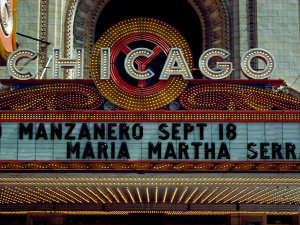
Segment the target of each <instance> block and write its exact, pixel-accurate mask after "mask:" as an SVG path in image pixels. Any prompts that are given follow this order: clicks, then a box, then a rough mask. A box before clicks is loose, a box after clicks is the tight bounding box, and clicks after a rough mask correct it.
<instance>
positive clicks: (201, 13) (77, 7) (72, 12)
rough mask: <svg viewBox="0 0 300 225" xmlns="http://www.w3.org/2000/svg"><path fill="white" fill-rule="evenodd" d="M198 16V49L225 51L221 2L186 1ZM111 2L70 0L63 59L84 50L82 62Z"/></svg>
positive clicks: (224, 6) (226, 41)
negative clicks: (98, 24)
mask: <svg viewBox="0 0 300 225" xmlns="http://www.w3.org/2000/svg"><path fill="white" fill-rule="evenodd" d="M186 1H187V2H188V3H189V4H190V5H191V6H192V8H193V9H194V10H195V13H196V14H197V15H198V17H199V20H200V23H201V27H192V26H191V29H201V30H202V40H203V41H202V50H205V49H209V48H223V49H228V48H229V43H230V40H229V39H230V35H229V34H230V23H229V12H228V8H227V4H226V3H225V1H224V0H204V1H203V0H201V1H200V0H186ZM109 2H111V0H94V1H92V0H85V1H82V0H71V1H70V2H69V4H68V7H67V12H66V17H65V24H66V26H65V31H64V33H65V36H64V37H65V41H64V43H65V46H64V50H65V56H66V57H70V56H71V55H72V52H73V49H74V48H78V47H81V48H84V49H85V51H86V57H85V59H86V62H88V61H89V55H90V53H91V50H92V48H93V45H94V43H95V40H94V35H95V29H96V24H97V21H98V18H99V16H100V14H101V13H102V11H103V10H104V9H105V7H106V6H107V4H108V3H109Z"/></svg>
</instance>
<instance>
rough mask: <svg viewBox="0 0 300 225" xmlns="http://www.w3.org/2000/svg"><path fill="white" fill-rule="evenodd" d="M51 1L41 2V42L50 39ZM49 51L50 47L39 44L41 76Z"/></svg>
mask: <svg viewBox="0 0 300 225" xmlns="http://www.w3.org/2000/svg"><path fill="white" fill-rule="evenodd" d="M48 11H49V0H41V1H40V30H39V36H40V40H42V41H47V39H48V20H49V15H48ZM47 49H48V45H47V44H46V43H41V42H39V57H38V58H39V65H40V66H39V68H38V74H41V73H42V71H43V70H44V68H45V67H46V63H47Z"/></svg>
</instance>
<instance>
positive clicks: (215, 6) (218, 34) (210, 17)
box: [193, 0, 230, 49]
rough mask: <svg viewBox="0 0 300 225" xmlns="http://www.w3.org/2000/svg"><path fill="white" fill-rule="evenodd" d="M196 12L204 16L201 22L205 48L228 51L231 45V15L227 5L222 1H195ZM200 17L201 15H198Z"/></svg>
mask: <svg viewBox="0 0 300 225" xmlns="http://www.w3.org/2000/svg"><path fill="white" fill-rule="evenodd" d="M193 2H194V3H195V4H196V5H197V8H195V10H196V11H200V14H201V15H202V16H201V17H200V20H203V22H201V24H202V26H203V24H204V25H205V26H204V27H203V32H204V35H205V36H204V41H205V48H204V49H209V48H223V49H228V47H229V43H230V36H229V34H230V32H229V29H230V27H229V13H228V7H227V4H225V2H224V1H222V0H203V1H202V0H193ZM198 15H199V13H198Z"/></svg>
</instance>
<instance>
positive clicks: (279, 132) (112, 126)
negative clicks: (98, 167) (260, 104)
mask: <svg viewBox="0 0 300 225" xmlns="http://www.w3.org/2000/svg"><path fill="white" fill-rule="evenodd" d="M1 130H2V135H1V140H0V146H1V151H0V158H1V159H2V160H124V161H128V160H133V161H149V160H168V161H169V160H170V161H176V160H181V161H182V160H184V161H220V160H221V161H231V160H232V161H257V160H263V161H277V160H278V161H286V160H288V161H297V160H299V159H300V149H299V146H300V126H299V123H180V122H178V123H157V122H153V123H150V122H135V123H133V122H127V123H125V122H123V123H113V122H111V123H72V122H67V123H49V122H45V123H40V122H35V123H13V122H11V123H5V122H4V123H1Z"/></svg>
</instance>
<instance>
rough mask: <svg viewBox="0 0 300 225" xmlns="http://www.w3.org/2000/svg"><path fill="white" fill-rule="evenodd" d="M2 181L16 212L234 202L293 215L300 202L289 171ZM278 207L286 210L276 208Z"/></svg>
mask: <svg viewBox="0 0 300 225" xmlns="http://www.w3.org/2000/svg"><path fill="white" fill-rule="evenodd" d="M0 181H1V183H0V190H1V196H0V213H2V214H8V213H12V212H13V211H14V207H15V206H16V205H18V207H19V208H18V209H19V210H18V211H19V212H18V213H20V214H22V213H28V212H30V211H40V210H41V211H45V212H47V211H48V212H51V211H53V206H54V205H55V207H56V208H55V212H57V213H59V212H60V211H61V212H66V213H68V212H69V213H71V214H122V212H121V211H123V214H125V215H126V213H130V212H143V211H148V212H149V211H153V212H156V213H158V212H168V211H173V212H174V213H173V214H176V211H177V212H178V214H181V213H182V215H184V214H186V215H193V214H194V215H197V214H198V215H201V214H210V215H213V214H228V213H233V212H237V211H236V210H237V209H236V204H239V205H240V211H241V213H251V212H252V213H255V212H257V211H264V212H266V211H267V212H268V213H270V214H272V213H273V214H293V213H295V214H297V213H298V212H297V204H299V203H300V188H299V186H300V178H299V177H298V176H294V175H292V174H291V175H289V176H281V175H274V174H270V175H266V174H265V175H260V176H256V175H255V176H253V175H250V174H245V175H244V174H238V175H234V174H230V175H229V174H227V175H225V174H224V175H222V176H219V175H213V174H203V175H202V176H201V177H199V176H198V175H191V174H189V175H178V174H177V175H176V176H172V175H170V174H160V175H155V176H153V175H150V174H143V175H142V176H141V175H139V174H135V175H129V176H128V175H127V176H123V175H120V174H119V175H118V174H110V175H107V174H89V175H87V174H84V175H78V173H76V174H63V175H58V174H55V173H51V174H43V175H34V174H7V175H5V176H4V175H2V176H1V177H0ZM257 204H259V206H258V205H257ZM207 206H212V207H210V209H208V208H207ZM279 206H280V207H283V208H284V209H285V210H284V211H285V212H277V211H279V210H278V209H279V208H278V207H279ZM20 209H21V210H20ZM280 209H281V210H280V211H282V208H280ZM74 211H75V212H74ZM76 211H77V212H76ZM78 211H80V212H78ZM169 213H170V212H169Z"/></svg>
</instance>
